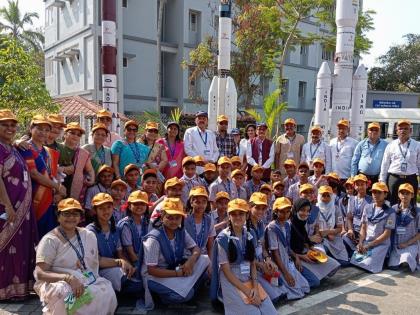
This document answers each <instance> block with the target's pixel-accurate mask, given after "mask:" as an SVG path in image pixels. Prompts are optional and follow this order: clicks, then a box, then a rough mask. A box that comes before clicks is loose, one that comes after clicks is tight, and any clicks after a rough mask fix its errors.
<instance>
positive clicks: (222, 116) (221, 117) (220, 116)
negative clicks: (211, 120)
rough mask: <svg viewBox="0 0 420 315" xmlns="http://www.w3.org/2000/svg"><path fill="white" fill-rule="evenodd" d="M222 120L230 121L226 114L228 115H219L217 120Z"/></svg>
mask: <svg viewBox="0 0 420 315" xmlns="http://www.w3.org/2000/svg"><path fill="white" fill-rule="evenodd" d="M222 121H229V118H228V116H226V115H219V116H217V122H222Z"/></svg>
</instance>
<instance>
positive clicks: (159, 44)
mask: <svg viewBox="0 0 420 315" xmlns="http://www.w3.org/2000/svg"><path fill="white" fill-rule="evenodd" d="M157 1H158V3H159V14H158V20H157V36H156V50H157V65H156V68H157V78H156V111H157V112H158V113H160V107H161V98H162V93H161V92H162V91H161V90H162V69H161V68H162V26H163V9H164V8H165V3H166V0H157Z"/></svg>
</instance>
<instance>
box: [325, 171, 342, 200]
mask: <svg viewBox="0 0 420 315" xmlns="http://www.w3.org/2000/svg"><path fill="white" fill-rule="evenodd" d="M327 182H328V185H327V186H330V187H331V188H332V190H333V193H334V198H333V200H334V201H335V204H336V205H338V201H339V200H340V198H341V197H342V195H343V191H344V187H343V186H342V185H341V183H340V177H339V176H338V174H337V173H334V172H332V173H328V175H327Z"/></svg>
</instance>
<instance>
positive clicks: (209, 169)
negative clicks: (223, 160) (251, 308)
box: [200, 163, 217, 191]
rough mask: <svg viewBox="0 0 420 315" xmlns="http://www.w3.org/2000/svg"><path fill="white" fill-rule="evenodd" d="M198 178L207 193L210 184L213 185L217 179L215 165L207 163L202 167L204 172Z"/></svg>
mask: <svg viewBox="0 0 420 315" xmlns="http://www.w3.org/2000/svg"><path fill="white" fill-rule="evenodd" d="M200 177H201V178H202V179H203V183H204V187H206V189H207V191H209V187H210V185H211V183H213V182H214V181H215V180H216V178H217V170H216V165H214V164H213V163H207V164H206V165H204V172H203V174H201V175H200Z"/></svg>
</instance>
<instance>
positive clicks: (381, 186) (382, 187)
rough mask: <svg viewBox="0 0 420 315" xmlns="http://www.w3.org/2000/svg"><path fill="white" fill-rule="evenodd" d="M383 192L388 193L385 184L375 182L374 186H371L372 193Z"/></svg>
mask: <svg viewBox="0 0 420 315" xmlns="http://www.w3.org/2000/svg"><path fill="white" fill-rule="evenodd" d="M374 190H376V191H383V192H388V191H389V190H388V186H387V185H386V184H385V183H382V182H377V183H375V184H373V186H372V191H374Z"/></svg>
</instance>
